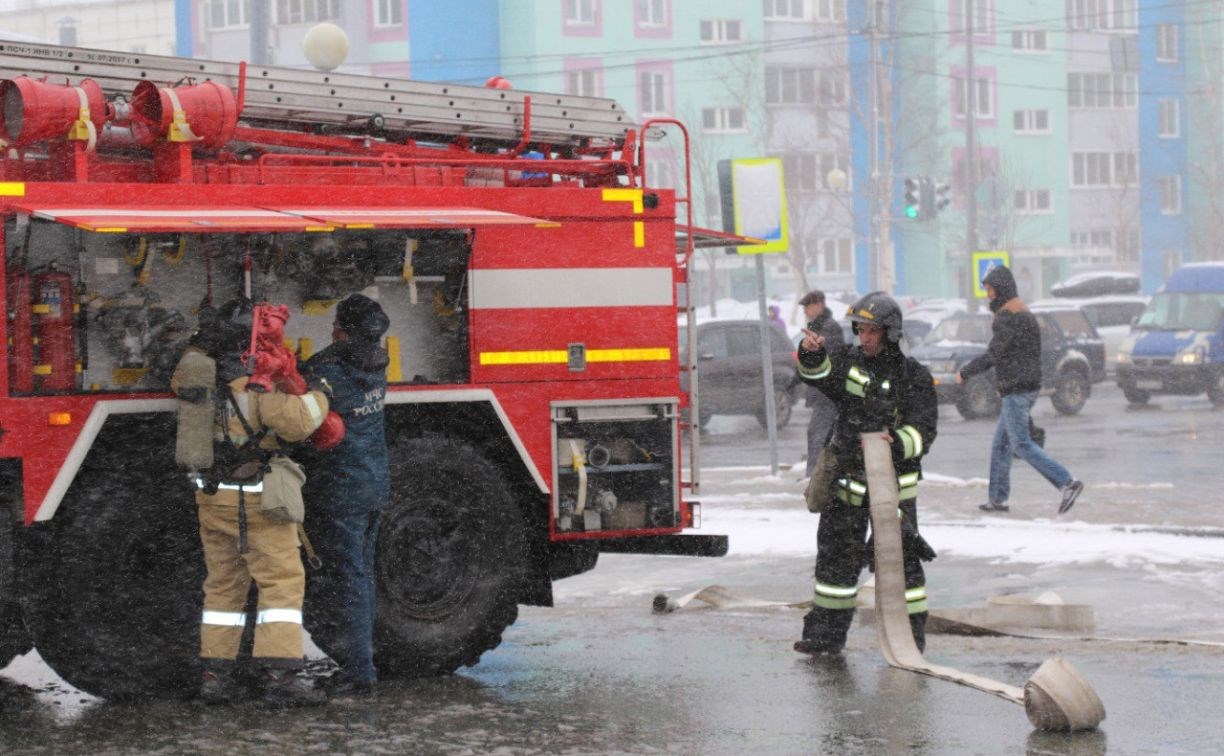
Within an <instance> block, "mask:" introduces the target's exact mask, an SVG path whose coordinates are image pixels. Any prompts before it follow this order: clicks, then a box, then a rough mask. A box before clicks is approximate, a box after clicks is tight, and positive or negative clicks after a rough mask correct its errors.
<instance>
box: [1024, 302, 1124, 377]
mask: <svg viewBox="0 0 1224 756" xmlns="http://www.w3.org/2000/svg"><path fill="white" fill-rule="evenodd" d="M1147 303H1148V298H1147V297H1145V296H1143V295H1141V294H1112V295H1109V296H1103V297H1092V298H1090V299H1042V300H1039V301H1037V302H1034V303H1033V304H1032V305H1030V307H1032V309H1033V310H1034V311H1037V310H1042V309H1050V308H1055V309H1058V308H1063V307H1078V308H1080V309H1081V310H1083V311H1084V314H1085V315H1087V316H1088V322H1089V323H1092V326H1093V327H1094V328H1096V330H1097V333H1098V334H1100V336H1101V339H1102V340H1104V342H1105V373H1106V374H1107V375H1109V376H1112V375H1113V374H1114V369H1115V368H1116V367H1117V365H1118V350H1119V349H1120V348H1121V347H1122V344H1123V342H1125V341H1126V339H1127V337H1128V336H1130V333H1131V326H1133V325H1134V324H1135V322H1136V321H1137V320H1138V319H1139V315H1140V314H1142V313H1143V310H1144V308H1145V307H1147Z"/></svg>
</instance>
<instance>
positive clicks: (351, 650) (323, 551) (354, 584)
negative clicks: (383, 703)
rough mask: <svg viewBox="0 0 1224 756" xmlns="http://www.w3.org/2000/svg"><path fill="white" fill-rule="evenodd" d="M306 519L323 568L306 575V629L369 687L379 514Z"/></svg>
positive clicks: (320, 515) (317, 515)
mask: <svg viewBox="0 0 1224 756" xmlns="http://www.w3.org/2000/svg"><path fill="white" fill-rule="evenodd" d="M311 515H312V516H311V517H309V518H307V520H306V524H307V534H308V536H309V537H310V542H311V545H312V546H314V549H315V553H317V554H318V556H319V559H321V560H322V561H323V566H322V567H321V568H320V569H318V570H308V571H307V586H306V611H305V613H304V615H305V616H304V617H303V620H304V621H305V625H306V629H307V630H309V631H310V636H311V638H313V639H314V641H315V642H316V643H317V644H318V645H319V647H320V648H322V649H323V650H324V651H326V652H327V654H328V656H330V657H332V659H334V660H335V661H336V663H338V664H339V665H340V668H341V669H342V670H344V671H345V672H346V673H348V674H349V675H350V676H351V677H352V678H353V679H354V680H357V681H361V682H374V681H375V680H377V679H378V673H377V672H376V671H375V669H374V603H375V602H374V555H375V552H376V550H377V548H376V547H377V544H378V526H379V518H380V513H379V512H360V513H355V514H333V513H331V512H326V513H324V512H320V513H314V512H312V513H311Z"/></svg>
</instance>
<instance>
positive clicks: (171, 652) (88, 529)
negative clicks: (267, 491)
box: [21, 432, 203, 700]
mask: <svg viewBox="0 0 1224 756" xmlns="http://www.w3.org/2000/svg"><path fill="white" fill-rule="evenodd" d="M104 435H105V432H104ZM134 445H135V444H133V443H132V442H131V440H130V438H129V441H128V444H127V445H126V446H125V445H123V444H121V443H114V442H112V443H110V444H107V445H106V446H100V445H95V447H94V450H93V451H91V453H90V454H89V456H88V457H87V458H86V462H85V465H83V466H82V469H81V471H80V472H79V473H78V476H77V480H76V481H75V482H74V483H73V485H72V487H71V488H70V489H69V491H68V493H67V495H66V496H65V498H64V501H63V503H62V504H61V505H60V510H59V511H58V512H57V513H56V516H55V519H54V520H52V521H51V522H50V523H48V524H47V525H46V526H39V528H38V529H37V530H39V531H40V532H37V533H35V534H31V537H30V539H26V540H24V541H23V551H24V552H25V553H24V556H23V558H22V560H21V563H22V570H23V575H22V578H21V582H22V586H23V588H22V609H23V611H24V612H25V619H26V624H27V626H28V627H29V629H30V632H31V633H32V634H33V636H34V644H35V647H36V648H38V651H39V653H40V654H41V655H42V657H43V659H44V660H45V661H46V662H47V664H49V665H50V666H51V668H52V669H54V670H55V671H56V672H58V673H59V675H60V676H61V677H63V678H64V679H65V680H67V681H68V682H69V683H71V684H73V685H75V686H76V687H78V688H80V689H81V690H84V691H86V692H89V693H92V694H94V695H97V696H101V697H102V698H107V699H111V700H124V699H134V698H145V697H161V698H182V697H184V696H190V695H192V694H193V693H194V692H195V691H196V689H197V688H198V687H199V679H200V678H199V674H200V673H199V666H198V661H197V654H198V653H199V648H198V643H199V637H200V636H199V621H200V605H201V593H200V586H201V585H202V583H203V561H202V558H201V556H200V539H199V532H198V525H197V521H196V515H195V507H194V506H193V503H192V494H191V492H190V490H189V489H188V487H187V483H186V480H185V479H184V478H183V477H182V474H181V473H178V472H176V470H175V466H174V461H173V459H170V458H167V454H163V453H158V452H157V451H155V450H153V449H149V450H142V451H140V452H135V451H133V449H132V447H133V446H134ZM163 446H167V447H168V449H169V450H170V451H169V453H172V452H173V448H174V444H173V443H172V442H171V443H170V444H168V445H165V444H163ZM140 470H145V471H150V472H149V473H148V474H140V472H139V471H140ZM43 528H45V530H44V529H43Z"/></svg>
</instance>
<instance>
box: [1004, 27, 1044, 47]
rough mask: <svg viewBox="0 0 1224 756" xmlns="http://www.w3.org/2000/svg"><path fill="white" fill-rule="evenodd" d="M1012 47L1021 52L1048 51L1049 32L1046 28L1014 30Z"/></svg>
mask: <svg viewBox="0 0 1224 756" xmlns="http://www.w3.org/2000/svg"><path fill="white" fill-rule="evenodd" d="M1012 49H1013V50H1018V51H1020V52H1047V51H1048V50H1049V49H1050V47H1049V34H1048V33H1047V32H1046V30H1045V29H1028V30H1024V31H1014V32H1012Z"/></svg>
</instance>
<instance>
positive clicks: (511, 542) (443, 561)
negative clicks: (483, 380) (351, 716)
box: [374, 439, 526, 677]
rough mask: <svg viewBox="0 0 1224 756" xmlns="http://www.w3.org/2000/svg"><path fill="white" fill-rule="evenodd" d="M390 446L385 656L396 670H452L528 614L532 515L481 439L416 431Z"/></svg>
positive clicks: (381, 558) (381, 654)
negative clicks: (479, 445)
mask: <svg viewBox="0 0 1224 756" xmlns="http://www.w3.org/2000/svg"><path fill="white" fill-rule="evenodd" d="M390 451H391V470H392V478H391V502H390V506H389V508H388V509H387V512H386V513H385V514H384V516H383V520H382V528H381V531H380V533H379V537H378V559H377V564H376V566H375V580H376V583H377V595H378V613H377V619H376V621H375V634H374V641H375V662H376V663H377V666H378V671H379V674H380V675H383V676H387V677H420V676H427V675H441V674H449V673H451V672H454V671H455V670H456V669H458V668H459V667H461V666H471V665H474V664H476V663H477V662H479V661H480V656H481V654H483V653H484V652H485V651H488V650H490V649H492V648H495V647H496V646H497V645H498V644H499V643H501V634H502V631H503V630H505V629H506V628H507V627H509V626H510V625H511V624H513V623H514V620H515V619H517V617H518V603H517V597H518V592H519V583H520V580H521V579H522V577H521V576H522V574H523V572H524V568H525V565H526V541H525V537H524V532H523V524H522V520H521V518H520V515H519V511H518V508H517V507H516V505H515V502H514V499H513V497H512V496H511V495H510V488H509V487H508V486H507V485H506V483H505V481H504V480H503V479H502V477H501V475H500V474H499V473H498V471H497V469H496V468H495V467H494V466H493V464H492V463H490V462H489V461H488V460H487V459H486V458H485V457H484V456H482V455H481V454H480V453H479V452H477V451H476V450H475V449H473V448H472V447H471V446H468V445H466V444H463V443H458V442H455V441H451V440H443V439H413V440H408V441H404V442H401V443H398V444H395V445H393V446H392V448H391V450H390Z"/></svg>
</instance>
